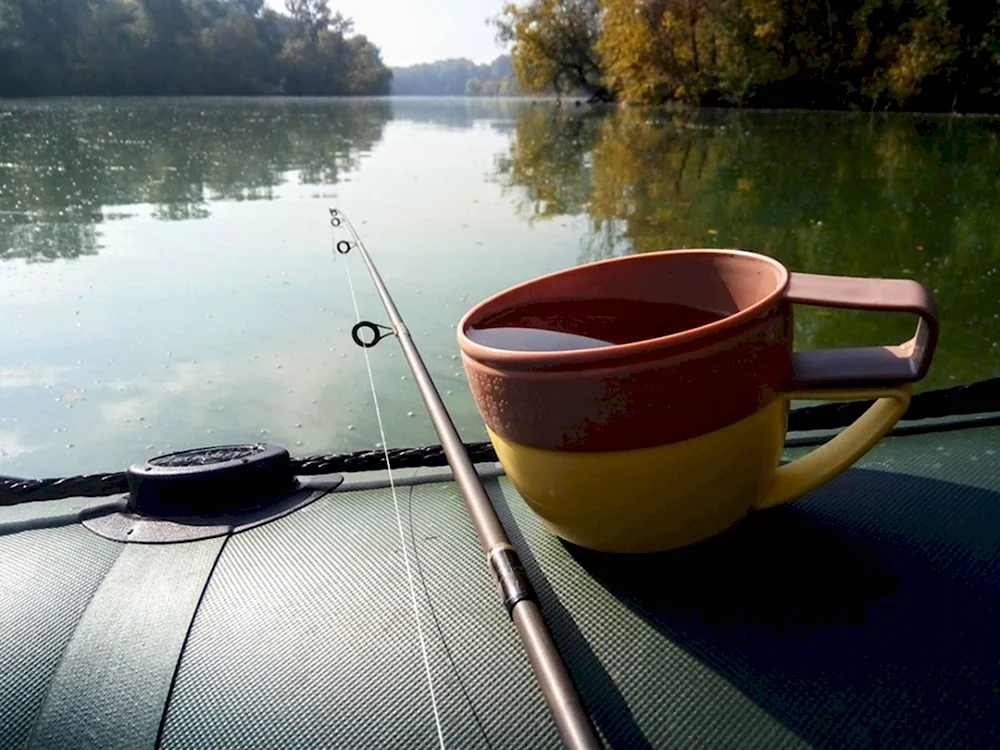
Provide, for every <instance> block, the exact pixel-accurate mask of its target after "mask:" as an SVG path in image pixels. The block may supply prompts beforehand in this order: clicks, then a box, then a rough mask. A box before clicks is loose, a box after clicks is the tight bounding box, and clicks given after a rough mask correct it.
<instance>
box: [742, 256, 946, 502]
mask: <svg viewBox="0 0 1000 750" xmlns="http://www.w3.org/2000/svg"><path fill="white" fill-rule="evenodd" d="M785 298H786V299H787V300H788V301H789V302H794V303H798V304H803V305H818V306H822V307H840V308H846V309H851V310H881V311H887V312H906V313H914V314H916V315H919V316H920V322H919V323H918V324H917V330H916V333H914V335H913V338H911V339H910V340H909V341H906V342H904V343H902V344H898V345H895V346H868V347H854V348H848V349H830V350H819V351H809V352H794V353H793V354H792V376H791V380H790V382H789V386H788V387H789V390H788V391H786V392H785V393H782V396H781V397H782V398H784V399H786V400H788V401H791V400H793V399H819V400H822V401H856V400H861V399H871V398H875V399H878V400H877V401H876V402H875V403H874V404H872V405H871V407H869V408H868V410H867V411H866V412H865V413H864V414H862V415H861V416H860V417H859V418H858V419H857V420H855V421H854V422H853V423H852V424H851V425H849V426H848V427H847V428H845V429H844V430H843V431H841V432H840V433H839V434H838V435H837V436H836V437H834V438H832V439H831V440H830V441H829V442H827V443H825V444H823V445H822V446H820V447H819V448H817V449H816V450H814V451H812V452H810V453H808V454H807V455H805V456H803V457H802V458H799V459H796V460H795V461H792V462H791V463H788V464H785V465H784V466H779V467H778V469H777V470H776V471H775V474H774V478H773V480H772V482H771V485H770V487H769V488H768V490H767V492H766V493H765V494H764V496H763V497H762V498H760V499H759V500H758V501H757V503H756V504H755V507H756V508H772V507H774V506H776V505H781V504H782V503H787V502H789V501H790V500H794V499H795V498H797V497H801V496H802V495H804V494H805V493H806V492H809V491H810V490H813V489H815V488H816V487H819V486H820V485H822V484H825V483H826V482H828V481H830V480H831V479H833V477H835V476H836V475H837V474H839V473H841V472H842V471H844V470H845V469H846V468H848V467H849V466H850V465H851V464H853V463H854V462H855V461H857V460H858V459H859V458H861V456H863V455H864V454H865V453H867V452H868V451H869V450H871V448H872V447H873V446H874V445H875V443H877V442H878V441H879V440H881V439H882V437H883V436H884V435H885V434H886V433H887V432H888V431H889V430H891V429H892V427H893V425H895V424H896V422H898V421H899V418H900V417H902V416H903V413H904V412H905V411H906V409H907V408H908V407H909V405H910V395H911V392H912V386H911V385H910V383H912V382H914V381H916V380H920V379H921V378H922V377H924V375H926V374H927V370H928V368H929V367H930V363H931V357H932V355H933V354H934V347H935V346H936V345H937V339H938V331H939V326H938V319H937V308H936V306H935V304H934V298H933V297H932V296H931V293H930V292H929V291H927V289H926V288H924V287H923V286H922V285H921V284H919V283H917V282H916V281H910V280H906V279H866V278H853V277H848V276H822V275H818V274H806V273H793V274H791V279H790V281H789V285H788V290H787V292H786V293H785Z"/></svg>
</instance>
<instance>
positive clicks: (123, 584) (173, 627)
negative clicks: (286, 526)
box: [28, 532, 225, 750]
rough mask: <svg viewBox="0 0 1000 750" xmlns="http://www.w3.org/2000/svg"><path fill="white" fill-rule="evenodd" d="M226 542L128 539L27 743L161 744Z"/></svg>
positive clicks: (79, 748) (81, 748) (82, 749)
mask: <svg viewBox="0 0 1000 750" xmlns="http://www.w3.org/2000/svg"><path fill="white" fill-rule="evenodd" d="M88 533H89V532H88ZM224 543H225V538H218V539H208V540H204V541H200V542H193V543H188V544H177V545H140V544H129V545H125V547H124V549H123V550H122V552H121V554H120V555H119V556H118V559H117V560H116V561H115V564H114V565H113V566H112V567H111V570H110V571H109V572H108V574H107V576H106V577H105V578H104V581H103V582H102V583H101V586H100V588H98V589H97V591H96V592H95V593H94V596H93V598H92V599H91V601H90V604H89V605H88V606H87V609H86V611H85V612H84V614H83V617H82V618H81V619H80V622H79V623H78V625H77V627H76V630H75V632H74V633H73V638H72V639H71V640H70V642H69V644H68V645H67V647H66V650H65V652H64V653H63V655H62V659H61V661H60V663H59V668H58V669H57V670H56V673H55V676H54V677H53V679H52V682H51V685H50V687H49V691H48V696H47V697H46V699H45V703H44V705H43V707H42V710H41V711H40V713H39V716H38V718H37V719H36V722H35V727H34V730H33V731H32V734H31V738H30V740H29V743H28V747H30V748H32V749H35V748H39V749H40V748H74V750H86V749H87V748H93V749H94V750H98V749H100V750H114V749H115V748H121V750H130V749H131V748H143V747H153V746H154V745H155V744H156V737H157V732H158V730H159V727H160V720H161V717H162V716H163V709H164V706H165V704H166V701H167V694H168V693H169V691H170V684H171V681H172V680H173V675H174V670H175V668H176V666H177V660H178V658H179V656H180V652H181V648H182V646H183V644H184V638H185V636H186V635H187V631H188V627H189V625H190V622H191V617H192V616H193V614H194V610H195V607H196V606H197V604H198V599H199V598H200V597H201V594H202V591H203V590H204V586H205V582H206V581H207V580H208V576H209V574H210V572H211V570H212V566H213V565H214V564H215V560H216V557H217V556H218V554H219V551H220V550H221V549H222V546H223V544H224Z"/></svg>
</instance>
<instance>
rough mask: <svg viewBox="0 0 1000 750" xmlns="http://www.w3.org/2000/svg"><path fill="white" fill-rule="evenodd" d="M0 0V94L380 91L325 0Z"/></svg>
mask: <svg viewBox="0 0 1000 750" xmlns="http://www.w3.org/2000/svg"><path fill="white" fill-rule="evenodd" d="M263 6H264V0H0V96H48V95H66V94H84V95H122V94H136V95H139V94H152V95H175V94H243V95H247V94H278V93H284V94H293V95H297V94H304V95H332V96H336V95H350V94H386V93H388V91H389V81H390V79H391V78H392V72H391V71H390V70H389V69H388V68H387V67H386V66H385V65H384V64H383V63H382V59H381V54H380V52H379V49H378V48H377V47H376V46H374V45H373V44H372V43H371V42H369V41H368V40H367V39H366V38H365V37H364V36H361V35H351V32H352V30H353V23H352V22H351V21H350V19H346V18H344V17H343V16H341V15H340V14H339V13H332V12H331V10H330V6H329V0H285V7H286V8H287V11H288V12H287V13H278V12H276V11H274V10H271V9H270V8H266V9H265V8H264V7H263Z"/></svg>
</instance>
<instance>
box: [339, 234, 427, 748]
mask: <svg viewBox="0 0 1000 750" xmlns="http://www.w3.org/2000/svg"><path fill="white" fill-rule="evenodd" d="M347 227H348V229H349V230H350V232H351V234H352V235H353V237H354V241H355V242H356V243H358V245H362V246H363V244H362V242H361V238H360V237H358V233H357V232H355V231H354V226H353V225H352V224H351V223H350V221H348V222H347ZM344 268H345V269H346V271H347V285H348V287H349V288H350V290H351V301H352V302H353V303H354V315H355V317H356V319H357V322H358V323H360V322H361V310H360V308H359V307H358V298H357V295H356V294H355V293H354V279H353V278H352V277H351V266H350V262H347V261H346V259H345V263H344ZM362 352H364V355H365V367H366V368H367V370H368V383H369V385H371V389H372V401H373V402H374V403H375V419H376V420H377V421H378V431H379V435H380V436H381V437H382V452H383V454H384V455H385V468H386V471H387V472H388V474H389V489H390V490H391V492H392V504H393V507H394V508H395V510H396V526H397V528H398V529H399V544H400V547H402V550H403V566H404V567H405V568H406V579H407V581H408V582H409V587H410V603H411V604H412V605H413V619H414V620H415V621H416V625H417V639H418V640H419V641H420V653H421V655H422V656H423V660H424V673H425V674H426V676H427V688H428V690H429V691H430V695H431V709H432V710H433V711H434V726H435V727H436V728H437V736H438V745H439V746H440V747H441V750H445V744H444V732H443V731H442V729H441V717H440V715H439V714H438V706H437V697H436V696H435V694H434V680H433V678H432V677H431V662H430V658H429V657H428V655H427V643H426V642H425V641H424V633H423V629H422V628H421V626H420V607H419V606H418V605H417V589H416V586H415V584H414V582H413V570H412V568H411V566H410V556H409V554H408V553H407V551H406V535H405V534H404V532H403V515H402V513H401V512H400V509H399V497H398V496H397V494H396V483H395V481H394V480H393V477H392V465H391V464H390V463H389V447H388V446H389V441H387V440H386V439H385V428H384V427H383V425H382V411H381V410H380V409H379V405H378V394H377V393H376V392H375V376H374V375H373V374H372V365H371V360H370V359H369V358H368V348H367V347H362Z"/></svg>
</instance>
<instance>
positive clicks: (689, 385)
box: [458, 250, 938, 552]
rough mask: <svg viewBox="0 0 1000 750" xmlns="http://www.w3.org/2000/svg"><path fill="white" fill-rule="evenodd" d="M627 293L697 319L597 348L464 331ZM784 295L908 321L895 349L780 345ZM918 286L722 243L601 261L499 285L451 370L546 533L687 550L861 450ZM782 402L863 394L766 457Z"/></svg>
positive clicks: (475, 312)
mask: <svg viewBox="0 0 1000 750" xmlns="http://www.w3.org/2000/svg"><path fill="white" fill-rule="evenodd" d="M610 299H615V300H621V299H625V300H637V301H639V302H642V303H672V304H677V305H684V306H687V307H693V308H697V309H700V310H705V311H710V312H712V313H714V318H715V319H714V320H713V322H709V323H707V324H705V325H699V326H697V327H694V328H691V329H689V330H682V331H679V332H676V333H670V334H668V335H665V336H659V337H656V338H650V339H647V340H640V341H632V342H628V343H622V344H618V345H608V346H602V347H598V348H584V349H565V350H555V351H518V350H511V349H501V348H495V347H491V346H486V345H484V344H483V343H477V341H475V340H473V338H470V335H469V334H470V330H472V331H475V330H477V329H479V328H481V327H483V326H488V325H489V321H490V320H491V319H496V318H497V316H502V315H503V314H504V313H505V312H509V311H512V310H514V311H516V310H517V309H518V308H521V307H524V306H525V305H530V304H534V303H538V302H556V303H558V302H564V301H565V302H570V301H576V302H579V301H580V300H610ZM793 303H797V304H804V305H820V306H824V307H839V308H848V309H853V310H881V311H895V312H905V313H913V314H916V315H919V316H920V320H919V323H918V325H917V330H916V333H915V335H914V336H913V338H912V339H910V340H909V341H907V342H905V343H903V344H899V345H895V346H877V347H859V348H847V349H832V350H819V351H798V352H797V351H794V350H793V347H792V329H793V313H792V305H793ZM937 336H938V322H937V313H936V310H935V305H934V300H933V298H932V296H931V294H930V293H929V292H928V291H927V290H926V289H925V288H924V287H923V286H921V285H920V284H919V283H917V282H915V281H909V280H903V279H873V278H852V277H841V276H820V275H814V274H804V273H790V272H789V271H788V270H787V269H786V268H785V267H784V266H783V265H782V264H781V263H779V262H777V261H776V260H774V259H772V258H769V257H767V256H764V255H758V254H755V253H749V252H745V251H740V250H676V251H664V252H656V253H646V254H640V255H633V256H628V257H625V258H616V259H612V260H607V261H601V262H597V263H591V264H588V265H583V266H579V267H576V268H571V269H569V270H565V271H560V272H557V273H553V274H549V275H547V276H543V277H540V278H537V279H534V280H531V281H528V282H526V283H524V284H520V285H518V286H515V287H512V288H510V289H507V290H505V291H503V292H500V293H499V294H496V295H494V296H492V297H490V298H489V299H487V300H485V301H483V302H481V303H480V304H478V305H476V306H475V307H474V308H472V309H471V310H470V311H469V312H468V313H467V314H466V315H465V316H464V317H463V318H462V320H461V322H460V324H459V330H458V340H459V346H460V349H461V353H462V360H463V364H464V367H465V371H466V375H467V377H468V380H469V384H470V387H471V390H472V393H473V396H474V398H475V401H476V404H477V406H478V408H479V412H480V414H481V415H482V417H483V420H484V421H485V423H486V427H487V430H488V433H489V437H490V440H491V441H492V443H493V446H494V448H495V449H496V452H497V456H498V457H499V460H500V462H501V464H502V465H503V467H504V469H505V471H506V473H507V476H508V477H509V478H510V481H511V482H512V483H513V485H514V487H515V488H516V489H517V490H518V492H519V493H520V494H521V495H522V497H523V498H524V499H525V501H526V502H527V503H528V504H529V506H530V507H531V508H532V509H533V510H534V511H535V512H536V513H537V514H538V515H539V516H540V517H541V518H542V519H543V520H544V522H545V524H546V525H547V526H548V527H549V529H551V530H552V531H553V532H554V533H555V534H556V535H558V536H559V537H562V538H563V539H566V540H567V541H569V542H572V543H574V544H577V545H580V546H583V547H588V548H591V549H597V550H603V551H613V552H650V551H659V550H666V549H671V548H674V547H679V546H684V545H688V544H692V543H695V542H698V541H700V540H702V539H705V538H707V537H709V536H712V535H714V534H717V533H720V532H722V531H724V530H725V529H727V528H729V527H730V526H732V525H733V524H734V523H736V522H737V521H739V520H740V519H741V518H743V517H744V516H746V515H747V513H749V512H750V511H752V510H754V509H760V508H769V507H772V506H776V505H780V504H782V503H786V502H788V501H790V500H793V499H795V498H797V497H799V496H801V495H802V494H804V493H806V492H808V491H809V490H812V489H814V488H815V487H817V486H819V485H821V484H823V483H825V482H827V481H829V480H830V479H832V478H833V477H834V476H836V475H837V474H839V473H840V472H842V471H843V470H844V469H846V468H847V467H848V466H850V465H851V464H852V463H854V462H855V461H856V460H857V459H858V458H860V457H861V456H862V455H864V454H865V453H866V452H867V451H868V450H869V449H870V448H871V447H872V446H873V445H875V443H877V442H878V441H879V439H881V438H882V436H883V435H885V433H886V432H888V431H889V430H890V429H891V428H892V426H893V425H894V424H895V423H896V422H897V421H898V420H899V418H900V417H901V416H902V414H903V412H905V411H906V409H907V406H908V405H909V400H910V385H909V383H911V382H913V381H916V380H919V379H920V378H922V377H923V376H924V375H925V374H926V372H927V369H928V367H929V366H930V361H931V356H932V354H933V351H934V346H935V344H936V342H937ZM792 399H813V400H830V401H841V400H856V399H877V400H876V401H875V403H874V404H873V405H872V406H871V407H870V408H869V409H868V410H867V411H866V412H865V413H864V414H863V415H862V416H861V417H860V418H859V419H858V420H857V421H855V422H854V423H853V424H851V425H850V426H849V427H847V428H846V429H844V430H843V431H842V432H840V433H839V434H838V435H837V436H835V437H834V438H832V439H831V440H830V441H829V442H827V443H825V444H824V445H822V446H821V447H819V448H817V449H815V450H814V451H812V452H811V453H809V454H808V455H806V456H804V457H802V458H799V459H797V460H795V461H792V462H791V463H788V464H785V465H782V466H779V460H780V457H781V453H782V448H783V445H784V439H785V432H786V429H787V418H788V410H789V402H790V401H791V400H792Z"/></svg>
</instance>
